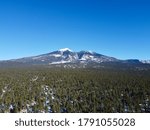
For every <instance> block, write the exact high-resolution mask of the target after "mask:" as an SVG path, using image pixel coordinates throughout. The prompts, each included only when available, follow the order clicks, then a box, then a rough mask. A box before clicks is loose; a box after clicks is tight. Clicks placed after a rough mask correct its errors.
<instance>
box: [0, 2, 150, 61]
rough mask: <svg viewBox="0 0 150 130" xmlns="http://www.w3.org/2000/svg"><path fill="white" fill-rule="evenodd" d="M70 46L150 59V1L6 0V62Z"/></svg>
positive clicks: (0, 46) (2, 6)
mask: <svg viewBox="0 0 150 130" xmlns="http://www.w3.org/2000/svg"><path fill="white" fill-rule="evenodd" d="M66 47H68V48H70V49H72V50H74V51H79V50H92V51H96V52H98V53H101V54H105V55H108V56H113V57H116V58H120V59H129V58H131V59H134V58H135V59H150V2H149V0H0V60H4V59H13V58H19V57H25V56H32V55H38V54H43V53H48V52H51V51H54V50H58V49H60V48H66Z"/></svg>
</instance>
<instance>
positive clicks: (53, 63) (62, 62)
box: [49, 60, 70, 65]
mask: <svg viewBox="0 0 150 130" xmlns="http://www.w3.org/2000/svg"><path fill="white" fill-rule="evenodd" d="M64 63H70V61H64V60H62V61H58V62H52V63H49V64H50V65H55V64H64Z"/></svg>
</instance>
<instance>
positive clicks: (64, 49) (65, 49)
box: [59, 48, 72, 52]
mask: <svg viewBox="0 0 150 130" xmlns="http://www.w3.org/2000/svg"><path fill="white" fill-rule="evenodd" d="M59 51H61V52H64V51H71V52H72V50H71V49H69V48H63V49H60V50H59Z"/></svg>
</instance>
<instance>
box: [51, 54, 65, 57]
mask: <svg viewBox="0 0 150 130" xmlns="http://www.w3.org/2000/svg"><path fill="white" fill-rule="evenodd" d="M50 56H54V57H61V56H62V55H60V54H52V55H50Z"/></svg>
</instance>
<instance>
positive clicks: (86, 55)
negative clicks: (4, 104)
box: [0, 48, 150, 70]
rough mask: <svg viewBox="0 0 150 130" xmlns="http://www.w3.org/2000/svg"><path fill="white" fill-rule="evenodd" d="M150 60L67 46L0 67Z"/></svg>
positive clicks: (125, 64) (122, 64) (137, 64)
mask: <svg viewBox="0 0 150 130" xmlns="http://www.w3.org/2000/svg"><path fill="white" fill-rule="evenodd" d="M148 63H150V61H140V60H137V59H129V60H120V59H117V58H114V57H110V56H106V55H102V54H99V53H96V52H92V51H79V52H74V51H72V50H71V49H69V48H64V49H60V50H57V51H53V52H50V53H47V54H42V55H38V56H31V57H24V58H20V59H13V60H7V61H1V62H0V67H18V66H31V65H32V66H33V65H37V66H38V65H42V66H43V65H44V66H49V67H56V66H57V67H65V68H86V67H90V68H99V67H107V68H110V67H111V68H117V69H118V68H138V69H140V70H141V69H143V68H144V69H145V68H146V69H147V68H150V64H148Z"/></svg>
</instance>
